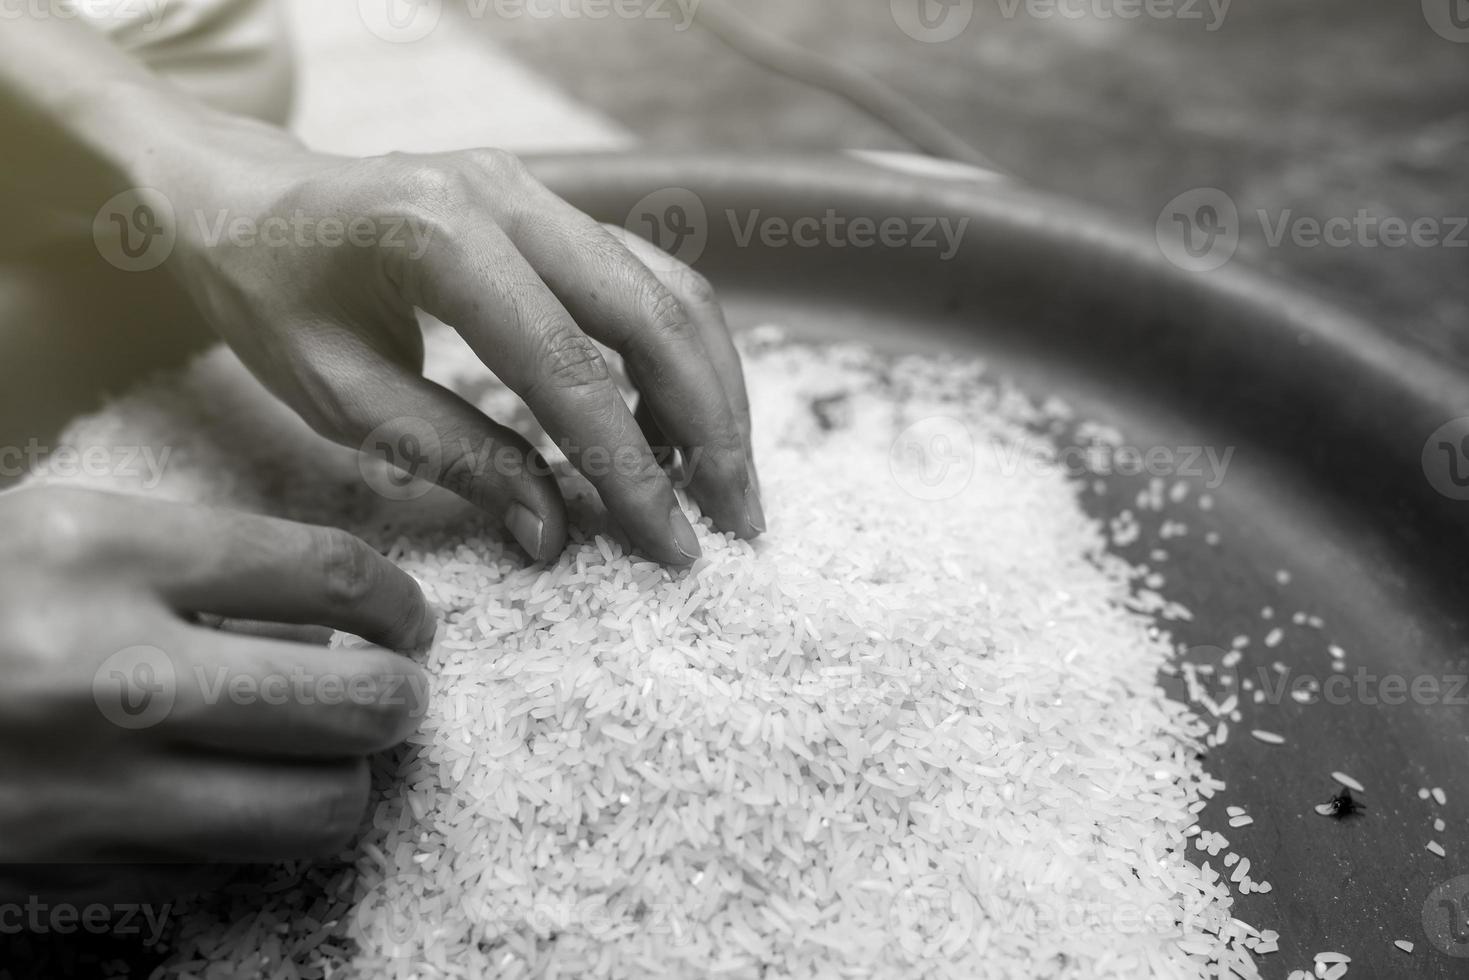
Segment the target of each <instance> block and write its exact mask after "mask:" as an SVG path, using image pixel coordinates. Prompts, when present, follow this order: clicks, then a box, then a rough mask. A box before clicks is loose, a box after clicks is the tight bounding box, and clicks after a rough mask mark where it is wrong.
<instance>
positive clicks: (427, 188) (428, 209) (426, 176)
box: [404, 163, 475, 218]
mask: <svg viewBox="0 0 1469 980" xmlns="http://www.w3.org/2000/svg"><path fill="white" fill-rule="evenodd" d="M405 181H406V187H405V188H404V190H405V192H406V194H407V196H408V199H409V200H410V201H412V202H413V203H414V204H416V205H417V206H418V207H419V208H422V209H423V210H424V212H425V214H424V215H423V217H425V218H428V217H429V216H432V215H453V214H458V213H460V212H461V211H462V210H463V209H464V208H465V207H467V206H468V205H469V203H470V202H471V201H472V200H473V198H474V190H475V188H474V179H473V178H472V177H471V176H470V175H469V174H467V173H466V172H465V171H464V170H463V169H462V168H461V167H456V166H446V165H444V164H442V163H432V164H424V165H420V166H417V167H414V168H413V169H412V170H410V171H409V173H408V176H407V177H406V178H405Z"/></svg>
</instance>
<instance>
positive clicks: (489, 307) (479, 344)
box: [405, 216, 702, 565]
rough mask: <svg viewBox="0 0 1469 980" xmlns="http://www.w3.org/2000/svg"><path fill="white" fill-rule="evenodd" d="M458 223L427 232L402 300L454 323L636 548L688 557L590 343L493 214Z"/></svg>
mask: <svg viewBox="0 0 1469 980" xmlns="http://www.w3.org/2000/svg"><path fill="white" fill-rule="evenodd" d="M466 220H467V222H468V227H465V228H462V229H460V230H459V231H458V232H457V233H456V234H455V235H453V236H450V235H435V236H434V239H433V242H434V244H433V245H432V246H431V247H430V249H429V251H428V252H427V253H426V254H425V255H424V257H423V259H422V260H420V264H419V265H418V266H417V267H416V268H415V269H414V275H413V278H412V280H410V281H409V282H408V283H407V286H406V289H405V291H406V292H407V293H408V295H407V296H406V298H407V299H408V300H409V301H410V302H412V303H414V304H415V305H417V306H420V307H422V308H423V309H425V310H427V311H428V312H429V313H431V314H433V315H434V316H437V317H438V318H439V319H441V320H443V321H445V322H446V323H448V324H450V325H451V326H453V327H454V328H455V329H456V330H458V332H459V333H460V335H461V336H463V337H464V339H465V340H466V341H467V342H468V343H469V346H470V347H471V348H472V349H473V350H474V352H475V353H476V354H477V355H478V356H479V358H480V360H482V361H483V362H484V363H485V364H486V365H488V366H490V367H491V368H492V369H493V370H494V371H495V373H496V374H497V375H499V376H500V378H501V379H502V380H503V381H504V382H505V383H506V384H507V385H509V387H510V388H511V390H513V391H514V392H515V393H516V394H518V395H519V396H520V397H521V398H522V399H524V401H525V402H526V404H527V405H528V406H529V407H530V409H531V411H532V412H533V413H534V414H535V416H536V418H537V420H538V421H539V422H540V423H541V425H543V426H544V427H545V429H546V431H547V432H548V433H550V435H551V436H552V438H554V439H556V440H558V442H559V443H560V444H561V446H562V449H563V451H564V452H565V453H566V456H567V458H568V459H569V460H570V461H571V463H572V465H574V466H576V467H577V468H578V469H579V470H580V471H581V472H582V474H583V475H584V476H586V478H587V479H588V480H589V481H590V482H591V483H592V485H593V486H594V487H596V489H597V492H598V494H600V496H601V498H602V500H603V502H604V503H605V504H606V505H607V508H608V510H609V511H610V512H611V513H612V515H613V517H615V518H616V519H617V520H618V521H619V523H621V524H622V526H623V528H624V529H625V530H626V531H627V532H628V534H629V535H630V536H631V537H632V539H633V541H634V543H635V544H636V545H637V546H638V547H639V549H640V550H642V551H643V553H645V554H647V555H649V556H650V557H652V558H653V559H655V560H657V561H660V562H663V563H665V564H670V565H688V564H690V563H692V562H693V561H694V560H695V559H696V558H698V557H699V555H700V554H701V553H702V552H701V550H700V547H699V542H698V537H697V536H696V535H695V533H694V530H693V527H692V526H691V525H690V524H689V521H688V518H687V517H686V516H685V515H684V513H683V510H682V508H681V507H680V506H679V502H678V498H677V496H676V495H675V493H674V489H673V484H672V483H671V482H670V481H669V479H668V476H667V474H665V473H664V472H663V470H662V469H661V468H660V467H659V466H658V462H657V460H656V459H654V457H653V451H652V449H651V448H650V447H649V446H648V442H647V440H646V439H645V438H644V437H643V434H642V431H641V430H640V428H639V427H638V424H637V422H636V421H635V420H634V418H633V414H632V411H631V410H630V409H629V408H628V406H627V403H626V402H625V401H624V400H623V398H622V394H621V392H620V391H619V390H618V388H617V385H616V383H615V382H614V381H613V380H612V375H611V372H610V370H609V369H608V367H607V364H606V362H605V361H604V360H603V358H602V355H601V352H600V351H598V349H597V346H596V344H595V343H593V341H592V339H591V338H590V337H588V336H587V335H586V334H585V333H584V332H583V331H582V330H581V328H580V327H579V326H578V325H577V323H576V321H575V320H574V319H573V318H572V316H571V314H570V313H569V312H568V311H567V310H566V308H565V307H564V306H562V305H561V303H560V301H559V300H558V299H557V298H556V296H555V295H554V294H553V293H552V292H551V290H550V289H549V288H548V287H547V286H546V284H545V283H544V282H543V281H542V280H541V278H540V276H539V275H538V274H537V273H536V271H535V269H533V268H531V266H530V264H529V263H527V262H526V260H525V259H524V258H523V257H522V256H521V254H520V252H519V250H518V249H517V248H516V247H515V244H514V243H513V242H512V241H511V240H510V239H509V237H508V236H506V234H505V233H504V232H503V231H502V230H501V229H500V228H499V226H498V225H497V224H496V223H495V222H494V221H492V220H490V219H489V218H488V217H486V216H480V217H479V218H478V220H476V218H475V217H470V218H468V219H466Z"/></svg>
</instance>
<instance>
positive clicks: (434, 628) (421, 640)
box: [413, 603, 439, 655]
mask: <svg viewBox="0 0 1469 980" xmlns="http://www.w3.org/2000/svg"><path fill="white" fill-rule="evenodd" d="M422 615H423V622H422V623H420V624H419V627H418V644H417V645H416V646H415V647H414V648H413V653H415V654H418V655H422V654H425V653H428V652H429V651H430V650H432V649H433V647H434V640H435V638H437V637H438V635H439V617H437V616H435V615H434V610H433V607H432V606H430V605H428V604H427V603H425V604H424V607H423V614H422Z"/></svg>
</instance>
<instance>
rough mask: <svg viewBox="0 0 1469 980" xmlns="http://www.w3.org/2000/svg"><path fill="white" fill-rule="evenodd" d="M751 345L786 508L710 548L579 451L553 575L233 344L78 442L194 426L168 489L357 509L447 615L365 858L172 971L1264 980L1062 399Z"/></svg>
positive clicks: (779, 503)
mask: <svg viewBox="0 0 1469 980" xmlns="http://www.w3.org/2000/svg"><path fill="white" fill-rule="evenodd" d="M431 340H432V347H431V354H432V355H433V356H432V357H431V363H432V367H433V370H434V371H435V372H436V373H437V376H439V377H440V378H442V379H443V380H445V381H447V382H448V383H450V384H452V385H454V386H455V387H458V388H459V389H460V390H462V391H465V392H466V393H467V394H468V396H469V397H472V398H474V399H475V400H477V401H478V402H479V403H480V404H482V405H484V406H486V407H489V408H492V409H494V411H496V412H497V413H499V414H500V415H501V417H505V416H506V415H507V413H513V412H515V411H517V410H518V409H517V407H516V406H515V405H513V404H512V400H510V399H508V396H507V394H506V393H505V392H504V391H503V390H501V389H499V388H498V387H497V386H486V385H485V384H484V383H483V381H471V380H470V379H472V378H475V377H477V376H479V375H480V373H481V372H479V370H478V369H477V368H475V367H474V366H473V360H472V356H471V355H469V354H468V352H467V351H466V350H465V349H464V348H463V347H462V345H459V344H458V343H457V342H456V341H453V340H452V339H448V338H447V337H446V335H445V334H444V333H443V332H440V331H435V332H434V333H432V334H431ZM743 346H744V352H745V356H746V370H747V374H748V377H749V381H750V387H751V392H752V401H753V404H754V415H755V431H756V437H755V442H756V445H757V447H758V449H759V452H760V471H761V477H762V485H763V490H764V496H765V499H766V509H767V512H768V514H769V518H770V524H771V532H770V533H769V534H768V535H767V536H766V537H765V538H763V539H762V540H761V541H759V542H758V543H756V544H755V545H753V546H752V545H751V544H747V543H743V542H738V541H733V540H730V539H728V538H726V537H724V536H721V535H718V534H715V533H713V532H712V531H711V530H710V529H709V528H708V527H707V526H705V525H700V527H699V536H700V540H701V543H702V545H703V548H704V552H705V557H704V558H702V559H701V560H700V561H699V562H698V564H697V565H696V567H695V568H694V569H693V570H692V571H689V572H687V573H671V572H669V571H667V570H664V569H663V568H660V567H658V566H655V565H652V564H650V563H647V562H644V561H640V560H637V559H635V558H630V557H628V555H627V553H626V551H625V550H624V548H623V546H622V544H621V543H619V540H618V537H617V535H616V534H615V533H613V531H612V530H611V528H610V527H609V526H608V524H607V522H606V520H605V518H603V517H602V516H601V515H600V514H599V512H598V511H597V509H596V508H595V507H594V506H593V505H592V504H591V503H590V502H589V495H588V493H587V492H586V487H585V485H584V484H581V483H580V482H579V478H575V477H571V476H567V477H565V485H566V487H567V489H568V491H569V492H571V493H572V494H573V496H574V497H575V498H576V501H577V503H576V505H575V508H574V509H575V513H576V515H577V520H578V524H579V527H580V528H581V529H582V530H580V531H578V533H577V536H576V537H575V539H574V541H573V543H572V546H571V547H570V548H569V549H568V551H567V552H566V553H565V554H564V555H563V556H562V557H561V558H560V560H559V561H557V562H556V563H555V564H553V565H550V566H549V567H527V566H526V565H525V562H524V560H523V558H522V557H520V556H519V555H518V553H517V552H516V551H515V550H514V549H513V548H510V547H507V546H506V545H504V544H502V543H501V541H500V540H499V539H498V538H497V536H496V535H495V534H494V533H493V531H492V529H491V526H490V525H488V524H486V523H483V522H481V521H480V520H479V518H478V517H477V515H475V514H473V513H472V512H471V511H470V510H469V509H468V508H467V507H466V506H464V505H462V504H460V503H459V502H457V501H455V500H452V499H449V498H448V496H447V495H445V494H442V493H440V492H439V491H434V492H433V493H430V494H429V495H428V496H426V497H425V498H424V499H423V500H420V501H416V502H412V503H407V504H388V503H385V502H383V501H380V500H377V499H376V498H374V497H373V495H372V494H370V493H368V492H367V491H366V490H365V488H364V487H363V485H362V484H363V480H362V479H361V476H360V475H359V473H358V472H357V465H358V464H357V462H356V458H355V456H354V455H353V454H350V453H344V452H338V451H337V450H335V449H323V447H322V446H321V445H320V443H319V441H317V440H315V439H314V437H312V436H310V434H309V433H307V432H306V431H305V430H304V427H302V426H300V425H299V423H297V422H296V421H295V420H294V419H292V418H290V417H289V416H288V414H287V413H285V412H284V410H283V409H280V408H279V407H276V406H273V405H271V404H270V403H269V401H268V400H267V399H265V398H264V397H262V396H261V395H260V393H259V391H258V389H257V388H256V386H255V385H254V383H253V382H252V381H250V380H249V379H248V378H246V377H245V376H244V375H243V372H242V371H241V370H240V368H239V366H238V364H237V363H236V362H235V361H234V360H233V359H232V358H231V357H230V356H229V355H228V354H226V353H224V352H216V353H214V354H212V355H210V356H209V357H207V358H205V359H203V360H202V361H201V362H200V363H198V364H197V365H195V366H194V367H193V368H192V369H191V370H190V371H189V372H187V373H186V374H185V375H184V376H183V377H181V378H178V379H174V380H172V381H168V382H166V383H162V384H159V385H155V386H154V387H152V388H150V389H149V390H147V391H143V392H139V393H136V394H134V395H132V396H130V397H128V398H125V399H123V400H121V401H120V402H118V403H117V404H116V405H114V406H113V407H111V408H110V409H109V410H107V411H106V412H104V413H102V414H101V415H99V416H97V417H94V418H92V419H88V420H84V421H82V422H81V423H80V424H78V425H77V426H74V427H73V430H72V431H71V433H70V435H69V437H68V441H69V443H71V444H77V445H86V444H94V443H98V442H101V443H108V444H114V445H116V444H128V445H138V444H140V443H144V444H155V443H156V444H159V445H167V446H170V447H172V448H173V450H174V453H173V457H172V458H173V465H172V466H171V467H170V470H169V472H168V475H167V479H166V480H165V482H164V484H163V485H162V486H161V487H159V488H158V489H157V491H156V492H157V493H159V494H162V495H165V496H170V497H174V498H179V499H191V500H202V501H209V502H213V503H222V504H229V505H233V506H240V507H248V508H254V509H259V510H265V511H270V512H273V513H279V514H283V515H285V516H290V517H295V518H298V519H303V520H314V521H330V522H333V523H338V524H342V525H344V526H348V527H350V528H351V529H353V530H355V531H357V532H358V533H360V534H362V535H363V536H364V537H366V538H368V539H369V540H371V541H373V542H374V543H375V544H378V545H380V546H382V547H383V548H384V550H385V551H387V552H388V553H389V554H391V556H392V557H393V558H395V559H396V560H397V561H399V562H400V563H401V564H402V566H403V567H404V568H406V569H407V570H408V571H410V572H411V573H412V574H413V575H415V576H416V577H417V578H418V580H419V581H420V582H421V583H422V584H423V587H424V589H425V591H426V593H427V595H428V596H429V598H430V599H431V601H432V602H433V603H434V605H435V607H436V608H437V610H438V612H439V614H440V617H441V620H442V623H443V626H442V629H441V632H440V636H439V639H438V642H437V643H436V645H435V646H434V648H433V650H432V651H431V652H430V653H429V654H428V655H427V658H426V663H427V666H428V668H429V671H430V673H431V675H432V678H433V680H432V701H431V704H430V709H429V713H428V716H427V718H426V719H425V720H424V723H423V725H422V727H421V730H420V731H419V732H418V734H417V735H415V736H414V737H413V739H412V741H411V743H410V745H409V746H407V747H405V748H404V749H402V750H400V751H398V752H396V753H393V754H390V755H389V756H387V757H384V758H383V759H382V760H381V761H380V763H379V765H378V771H377V773H376V779H375V786H376V790H375V799H374V801H373V804H372V807H371V812H370V813H369V815H368V819H367V822H366V824H365V826H364V830H363V833H362V836H361V839H360V841H359V842H358V843H357V844H356V845H355V846H354V848H353V850H352V852H351V853H350V854H347V855H345V856H344V859H343V862H342V863H340V864H331V863H325V864H320V865H289V866H281V867H278V868H275V869H273V870H271V871H270V872H269V873H267V874H264V875H263V876H257V877H258V878H259V879H260V880H254V881H249V882H246V883H244V884H240V885H237V886H236V887H234V888H232V889H231V890H230V891H228V892H227V893H225V894H224V895H223V896H220V897H217V898H214V899H211V900H209V901H206V902H202V903H200V904H199V905H198V906H197V907H196V908H193V909H191V911H190V912H189V914H188V916H187V917H186V918H185V919H184V921H183V923H182V927H181V928H180V929H179V931H178V933H177V935H175V936H173V937H172V940H171V941H172V944H173V945H172V954H171V958H170V961H169V966H168V975H170V976H179V977H184V976H191V977H203V976H215V975H220V976H231V977H234V976H255V975H259V976H270V977H317V978H319V977H328V976H329V977H333V978H356V977H362V978H369V977H371V978H384V977H402V978H407V977H418V978H441V977H464V978H480V977H491V976H493V977H497V978H514V977H532V976H534V977H571V978H580V977H639V978H641V977H664V976H668V977H694V976H718V977H729V978H743V977H765V976H768V977H868V976H878V977H906V976H912V977H965V978H975V977H1085V978H1101V977H1118V978H1129V980H1130V978H1135V977H1139V976H1143V975H1152V976H1158V977H1205V976H1221V975H1223V976H1233V975H1235V974H1237V975H1239V976H1242V977H1256V976H1258V973H1257V971H1256V968H1255V965H1254V963H1253V960H1252V955H1251V953H1250V951H1249V949H1247V948H1246V946H1245V944H1246V942H1248V943H1250V945H1251V947H1253V946H1255V945H1257V944H1259V943H1260V942H1261V939H1260V938H1259V935H1260V934H1258V933H1257V932H1256V931H1255V930H1253V929H1251V928H1250V927H1249V926H1248V925H1246V924H1245V923H1243V922H1240V921H1238V920H1237V919H1234V918H1232V917H1231V907H1232V904H1233V899H1232V896H1231V893H1230V884H1229V882H1228V881H1227V880H1224V879H1223V878H1221V875H1220V872H1219V869H1218V868H1215V867H1211V866H1210V863H1209V855H1210V854H1213V853H1215V851H1213V850H1211V851H1209V852H1208V853H1202V852H1195V853H1194V854H1193V855H1192V856H1191V855H1190V853H1189V850H1188V849H1187V847H1186V843H1187V840H1188V837H1189V836H1191V835H1197V834H1198V828H1197V826H1196V820H1197V817H1198V813H1199V811H1200V810H1202V808H1203V806H1204V803H1205V801H1206V799H1207V798H1208V797H1210V796H1212V795H1213V794H1214V793H1215V792H1216V791H1217V790H1219V789H1220V788H1221V784H1219V783H1218V782H1216V781H1214V780H1212V779H1211V778H1210V777H1209V776H1208V775H1207V774H1206V773H1205V772H1204V770H1203V769H1202V766H1201V762H1200V759H1201V756H1200V754H1199V753H1200V749H1201V740H1202V739H1203V737H1204V735H1205V733H1206V730H1207V729H1206V726H1205V725H1204V724H1203V723H1202V722H1200V721H1199V720H1197V719H1196V718H1195V717H1194V716H1193V715H1192V714H1191V713H1190V712H1189V710H1188V709H1187V708H1185V707H1184V706H1183V705H1181V704H1178V703H1175V702H1173V701H1170V700H1169V699H1167V698H1166V697H1165V696H1164V695H1163V693H1162V691H1161V689H1160V688H1159V686H1158V683H1157V676H1158V672H1159V669H1160V668H1161V667H1163V666H1164V664H1165V663H1166V662H1167V661H1168V660H1169V658H1170V656H1171V652H1172V651H1171V648H1170V640H1169V637H1168V635H1167V633H1166V632H1163V631H1160V630H1158V629H1156V628H1155V627H1154V623H1153V619H1152V617H1151V616H1150V615H1148V613H1149V612H1151V611H1156V610H1158V609H1160V608H1163V604H1162V603H1161V601H1160V600H1158V599H1157V598H1156V597H1151V598H1148V597H1147V596H1146V595H1145V592H1144V590H1142V589H1141V588H1140V581H1139V580H1140V577H1141V575H1142V571H1141V570H1138V569H1134V568H1132V567H1130V566H1129V565H1127V564H1126V563H1125V562H1123V561H1122V560H1121V559H1119V558H1117V557H1115V556H1114V555H1112V554H1110V553H1108V551H1107V550H1106V537H1105V532H1106V529H1105V528H1104V527H1103V526H1102V525H1101V524H1100V523H1099V522H1097V521H1095V520H1093V519H1090V518H1089V517H1087V516H1086V515H1085V513H1084V512H1083V510H1082V507H1081V505H1080V503H1079V495H1080V494H1081V492H1082V490H1083V485H1082V484H1081V483H1074V482H1072V481H1071V480H1069V479H1068V478H1067V476H1066V474H1065V472H1064V468H1063V467H1062V466H1061V465H1059V464H1057V463H1056V462H1055V461H1054V460H1053V459H1051V458H1049V457H1048V456H1047V454H1046V452H1045V450H1044V449H1042V448H1039V447H1040V446H1041V445H1043V443H1042V442H1041V441H1040V440H1037V439H1036V438H1035V435H1034V433H1035V432H1037V431H1044V428H1045V426H1046V424H1047V423H1048V422H1049V421H1050V419H1051V416H1052V415H1053V414H1055V413H1056V412H1057V411H1058V408H1057V406H1055V405H1048V406H1047V407H1046V409H1045V410H1044V411H1043V410H1042V409H1041V408H1039V407H1037V405H1036V404H1035V403H1034V402H1032V401H1031V400H1029V399H1028V398H1027V397H1025V396H1024V395H1023V394H1021V393H1019V392H1018V391H1016V390H1014V389H1012V388H1010V387H1008V386H1006V385H1004V384H1002V383H999V382H996V381H993V380H991V379H990V378H989V377H988V375H987V374H986V373H985V370H984V368H983V366H982V365H981V364H978V363H974V362H964V361H957V362H956V361H954V360H952V359H946V360H940V359H922V358H916V357H910V358H902V359H896V360H895V359H890V358H886V357H880V356H878V355H876V354H874V353H872V352H870V351H867V350H865V349H861V348H858V347H854V346H823V347H812V346H803V345H796V344H791V343H788V342H784V341H782V340H781V339H780V338H779V337H778V336H777V335H776V333H775V332H774V331H771V330H765V331H760V332H758V333H757V335H756V336H754V337H751V338H746V339H745V340H744V341H743ZM817 401H821V402H822V404H824V405H826V406H828V407H830V406H839V407H840V412H838V413H833V412H829V411H828V412H823V413H817V412H814V411H813V405H814V404H815V403H816V402H817ZM833 415H835V417H836V423H835V424H833V422H832V418H833ZM517 419H518V421H520V422H522V423H523V422H524V421H525V416H524V414H523V411H522V412H521V414H520V415H518V416H517ZM933 420H947V421H942V422H937V423H936V422H934V421H933ZM915 424H919V428H918V429H917V430H910V427H911V426H914V425H915ZM935 426H937V428H935ZM905 430H910V431H916V432H917V433H918V434H919V437H918V438H914V437H912V436H911V435H910V437H909V438H906V439H904V438H899V437H900V434H901V433H903V432H904V431H905ZM932 432H943V433H948V434H950V435H953V434H954V433H962V434H965V438H959V439H957V440H955V439H953V438H950V439H949V440H948V441H946V442H943V443H939V442H935V441H934V440H933V439H932V438H930V437H929V436H930V434H931V433H932ZM966 438H967V439H968V440H969V441H971V442H972V445H969V444H968V443H966ZM895 446H896V447H897V449H896V450H895V448H894V447H895ZM1016 454H1024V457H1025V458H1024V459H1023V460H1022V461H1021V462H1022V465H1016V463H1017V460H1019V457H1018V456H1017V455H1016ZM955 466H958V467H960V468H961V473H960V475H961V476H962V472H967V471H968V469H971V468H972V473H971V474H970V476H969V478H968V479H967V480H960V479H958V478H956V477H955V476H954V471H952V470H950V469H945V467H955ZM961 484H962V485H961ZM111 485H113V486H116V487H119V488H122V489H130V488H129V487H128V486H127V485H126V481H125V480H123V479H121V478H115V479H113V480H112V481H111ZM940 491H942V493H943V494H944V495H943V496H942V497H937V496H936V495H937V494H938V493H939V492H940ZM339 642H355V641H349V640H346V639H339ZM1257 737H1258V733H1257ZM1338 778H1339V779H1340V776H1338ZM1200 840H1201V842H1202V840H1203V838H1200ZM1220 840H1221V841H1222V838H1220ZM1244 867H1245V868H1246V869H1247V868H1248V865H1247V864H1245V865H1244ZM1236 877H1238V875H1237V876H1236ZM1271 938H1272V942H1271V944H1270V946H1269V947H1267V948H1274V947H1273V934H1272V937H1271ZM211 964H214V966H213V967H211ZM1221 971H1225V972H1221ZM1227 971H1233V973H1229V972H1227Z"/></svg>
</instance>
